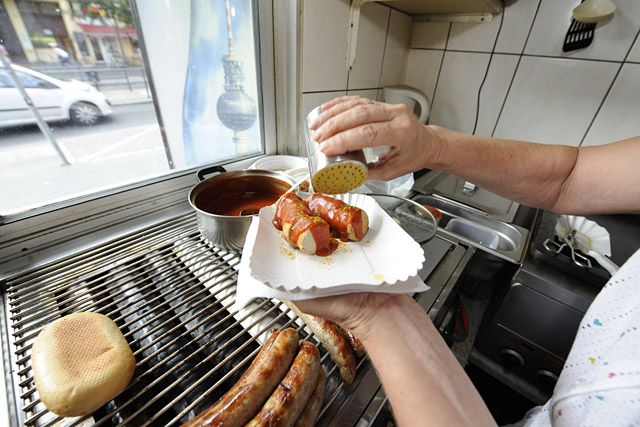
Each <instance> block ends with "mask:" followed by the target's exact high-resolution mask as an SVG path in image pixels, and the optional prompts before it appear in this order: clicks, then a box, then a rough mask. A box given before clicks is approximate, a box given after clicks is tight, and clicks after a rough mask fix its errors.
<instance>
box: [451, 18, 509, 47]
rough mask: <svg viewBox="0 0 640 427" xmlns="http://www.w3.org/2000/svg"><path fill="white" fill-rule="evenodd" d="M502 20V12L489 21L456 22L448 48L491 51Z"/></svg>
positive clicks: (452, 26) (452, 27)
mask: <svg viewBox="0 0 640 427" xmlns="http://www.w3.org/2000/svg"><path fill="white" fill-rule="evenodd" d="M501 20H502V14H501V15H500V16H496V17H495V18H494V19H492V20H491V21H490V22H487V23H467V22H454V23H453V24H451V33H450V34H449V43H448V44H447V49H449V50H471V51H475V52H491V49H492V48H493V43H494V42H495V40H496V35H497V34H498V27H499V26H500V21H501Z"/></svg>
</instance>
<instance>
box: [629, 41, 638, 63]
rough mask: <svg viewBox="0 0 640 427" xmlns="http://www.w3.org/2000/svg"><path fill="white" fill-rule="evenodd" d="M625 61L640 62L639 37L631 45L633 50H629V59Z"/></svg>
mask: <svg viewBox="0 0 640 427" xmlns="http://www.w3.org/2000/svg"><path fill="white" fill-rule="evenodd" d="M627 61H631V62H640V37H638V38H637V39H636V42H635V43H634V45H633V49H631V53H629V58H627Z"/></svg>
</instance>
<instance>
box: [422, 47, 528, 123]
mask: <svg viewBox="0 0 640 427" xmlns="http://www.w3.org/2000/svg"><path fill="white" fill-rule="evenodd" d="M517 61H518V58H517V57H516V56H513V55H499V54H496V55H494V56H493V59H492V61H491V66H490V67H489V72H488V74H487V79H486V81H485V84H484V86H483V88H482V93H481V96H480V109H479V114H478V126H477V129H476V134H477V135H491V131H492V130H493V126H494V124H495V122H496V119H497V117H498V113H499V111H500V107H501V106H502V103H503V101H504V98H505V95H506V93H507V89H508V87H509V82H510V79H511V76H512V75H513V72H514V70H515V68H516V63H517ZM488 63H489V54H487V53H468V52H447V54H446V56H445V59H444V62H443V64H442V71H441V74H440V79H441V81H440V83H439V84H438V91H437V93H436V96H435V99H434V100H433V105H432V109H433V112H432V114H431V119H430V121H429V122H430V123H432V124H436V125H440V126H444V127H447V128H449V129H454V130H458V131H461V132H467V133H471V132H472V131H473V127H474V123H475V118H476V110H477V102H478V91H479V89H480V84H481V83H482V79H483V77H484V73H485V70H486V67H487V64H488ZM462 82H464V83H463V84H461V83H462Z"/></svg>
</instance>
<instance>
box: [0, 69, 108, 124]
mask: <svg viewBox="0 0 640 427" xmlns="http://www.w3.org/2000/svg"><path fill="white" fill-rule="evenodd" d="M12 68H13V70H14V71H15V72H16V74H17V75H18V78H19V79H20V82H21V83H22V86H24V88H25V89H26V92H27V94H28V95H29V97H30V98H31V100H32V101H33V104H34V105H35V106H36V107H38V111H39V112H40V115H42V117H43V118H44V119H45V120H46V121H48V122H49V121H57V120H72V121H73V122H74V123H77V124H81V125H93V124H95V123H97V122H98V120H99V119H100V117H102V116H107V115H109V114H111V113H112V112H113V110H112V109H111V105H110V104H109V101H108V100H107V98H106V97H105V96H104V94H102V93H101V92H98V91H97V90H96V89H95V88H94V87H93V86H91V85H89V84H87V83H83V82H80V81H75V80H71V81H63V80H59V79H56V78H53V77H50V76H47V75H46V74H42V73H39V72H37V71H33V70H30V69H28V68H24V67H21V66H19V65H12ZM35 122H36V120H35V117H34V116H33V113H32V112H31V110H29V107H28V106H27V103H26V102H25V101H24V99H23V98H22V95H20V92H19V91H18V89H17V88H16V87H15V84H14V82H13V79H12V78H11V76H10V75H9V73H8V72H7V70H6V69H4V68H2V67H1V66H0V127H4V126H16V125H23V124H28V123H35Z"/></svg>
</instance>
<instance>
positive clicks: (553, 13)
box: [525, 0, 640, 61]
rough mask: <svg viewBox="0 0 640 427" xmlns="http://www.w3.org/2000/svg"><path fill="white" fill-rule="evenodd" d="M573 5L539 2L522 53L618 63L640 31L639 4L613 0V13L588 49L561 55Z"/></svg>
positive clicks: (572, 0)
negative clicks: (525, 46)
mask: <svg viewBox="0 0 640 427" xmlns="http://www.w3.org/2000/svg"><path fill="white" fill-rule="evenodd" d="M577 4H579V1H576V0H542V3H541V5H540V10H539V12H538V17H537V18H536V21H535V23H534V25H533V30H532V32H531V36H530V38H529V43H528V44H527V48H526V51H525V53H527V54H534V55H550V56H567V57H573V58H588V59H601V60H610V61H622V60H623V59H624V57H625V55H626V54H627V52H628V50H629V48H630V47H631V43H632V42H633V39H634V37H635V35H636V34H637V32H638V30H639V29H640V1H638V0H616V1H615V5H616V7H617V10H616V12H615V14H614V15H613V17H612V18H611V20H610V21H608V22H606V23H603V24H598V26H597V27H596V31H595V35H594V38H593V42H592V43H591V46H589V47H588V48H586V49H582V50H578V51H572V52H568V53H564V52H562V44H563V42H564V37H565V34H566V32H567V30H568V29H569V25H570V24H571V11H572V10H573V8H574V7H575V6H576V5H577Z"/></svg>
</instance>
